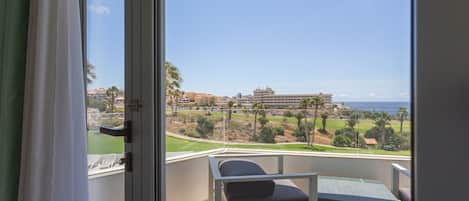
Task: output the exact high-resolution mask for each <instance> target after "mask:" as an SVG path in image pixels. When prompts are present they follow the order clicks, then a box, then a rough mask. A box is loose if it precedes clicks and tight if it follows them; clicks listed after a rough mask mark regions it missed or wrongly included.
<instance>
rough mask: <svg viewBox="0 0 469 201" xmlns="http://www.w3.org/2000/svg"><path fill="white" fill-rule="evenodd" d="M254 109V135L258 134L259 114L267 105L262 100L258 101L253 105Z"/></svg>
mask: <svg viewBox="0 0 469 201" xmlns="http://www.w3.org/2000/svg"><path fill="white" fill-rule="evenodd" d="M252 109H253V110H254V134H253V136H256V129H257V114H259V111H260V110H263V109H265V106H264V104H263V103H262V102H256V103H254V104H253V105H252Z"/></svg>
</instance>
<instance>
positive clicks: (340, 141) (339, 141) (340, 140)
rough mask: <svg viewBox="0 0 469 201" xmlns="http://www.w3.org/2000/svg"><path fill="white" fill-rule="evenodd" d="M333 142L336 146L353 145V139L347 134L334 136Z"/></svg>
mask: <svg viewBox="0 0 469 201" xmlns="http://www.w3.org/2000/svg"><path fill="white" fill-rule="evenodd" d="M332 144H333V145H334V146H336V147H350V146H351V145H352V140H350V138H348V137H347V136H345V135H338V136H335V137H334V140H333V141H332Z"/></svg>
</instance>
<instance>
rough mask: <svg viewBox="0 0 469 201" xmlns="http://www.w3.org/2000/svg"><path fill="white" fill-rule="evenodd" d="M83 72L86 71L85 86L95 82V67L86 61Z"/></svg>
mask: <svg viewBox="0 0 469 201" xmlns="http://www.w3.org/2000/svg"><path fill="white" fill-rule="evenodd" d="M85 71H86V84H91V83H93V81H94V80H96V72H95V66H94V65H93V64H91V63H89V62H88V61H86V65H85Z"/></svg>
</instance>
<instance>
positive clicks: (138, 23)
mask: <svg viewBox="0 0 469 201" xmlns="http://www.w3.org/2000/svg"><path fill="white" fill-rule="evenodd" d="M163 11H164V1H163V0H156V1H155V0H126V1H125V83H126V84H125V88H126V90H125V100H126V104H135V103H137V104H140V105H141V107H140V108H139V109H130V108H129V107H126V119H127V120H130V121H131V122H132V133H133V135H132V143H128V144H126V145H125V150H126V152H131V155H132V171H131V172H126V174H125V186H126V187H125V195H126V198H125V200H126V201H156V200H165V197H164V192H165V191H164V185H161V184H164V164H165V151H164V150H165V149H164V148H165V147H164V144H165V140H164V139H165V138H164V136H165V135H164V130H165V129H164V114H165V111H164V110H165V107H164V106H165V101H164V100H165V99H164V97H165V96H164V95H165V94H164V92H165V90H164V86H163V85H164V79H163V78H164V54H163V53H164V14H163ZM135 100H138V101H137V102H135ZM138 107H139V106H137V108H138Z"/></svg>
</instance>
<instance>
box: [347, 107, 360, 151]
mask: <svg viewBox="0 0 469 201" xmlns="http://www.w3.org/2000/svg"><path fill="white" fill-rule="evenodd" d="M358 123H360V113H359V112H352V114H350V119H348V120H347V121H346V124H347V126H348V127H350V128H351V129H352V131H353V132H354V133H355V140H354V141H355V148H357V147H358V141H359V139H358V138H359V135H360V133H359V131H355V126H356V125H357V124H358Z"/></svg>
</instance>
